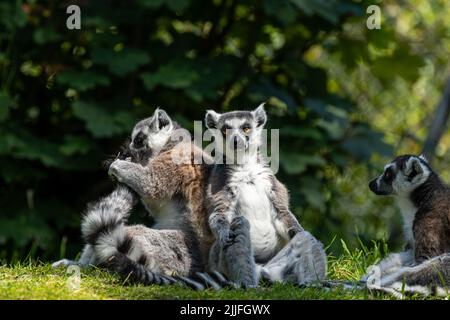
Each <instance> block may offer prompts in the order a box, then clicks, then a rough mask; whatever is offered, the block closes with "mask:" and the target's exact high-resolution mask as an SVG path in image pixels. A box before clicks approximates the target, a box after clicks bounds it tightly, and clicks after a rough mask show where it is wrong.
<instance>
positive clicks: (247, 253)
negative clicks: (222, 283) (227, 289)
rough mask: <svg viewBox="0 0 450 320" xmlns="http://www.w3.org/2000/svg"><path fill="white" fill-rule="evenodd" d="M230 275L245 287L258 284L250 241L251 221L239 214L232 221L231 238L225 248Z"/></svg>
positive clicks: (252, 286) (253, 286)
mask: <svg viewBox="0 0 450 320" xmlns="http://www.w3.org/2000/svg"><path fill="white" fill-rule="evenodd" d="M223 250H224V254H225V259H226V262H227V266H228V270H229V272H230V277H231V278H232V280H233V281H235V282H236V283H238V284H239V285H241V286H243V287H244V288H255V287H257V285H258V281H257V276H256V266H255V261H254V258H253V251H252V248H251V241H250V223H249V222H248V220H247V219H246V218H245V217H242V216H238V217H235V218H234V219H233V220H232V221H231V225H230V234H229V240H228V242H227V244H226V246H225V247H224V248H223Z"/></svg>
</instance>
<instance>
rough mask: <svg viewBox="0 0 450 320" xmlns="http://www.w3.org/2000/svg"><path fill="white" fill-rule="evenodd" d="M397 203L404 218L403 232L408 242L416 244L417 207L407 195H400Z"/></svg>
mask: <svg viewBox="0 0 450 320" xmlns="http://www.w3.org/2000/svg"><path fill="white" fill-rule="evenodd" d="M397 205H398V207H399V208H400V212H401V214H402V218H403V233H404V237H405V240H406V242H407V243H410V244H411V245H414V235H413V223H414V217H415V215H416V212H417V208H416V207H415V206H414V204H413V203H412V202H411V200H409V198H407V197H398V198H397Z"/></svg>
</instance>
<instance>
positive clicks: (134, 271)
mask: <svg viewBox="0 0 450 320" xmlns="http://www.w3.org/2000/svg"><path fill="white" fill-rule="evenodd" d="M138 200H139V198H138V196H137V195H136V194H135V193H134V192H133V191H132V190H130V189H129V188H128V187H127V186H124V185H118V186H117V187H116V189H115V190H114V191H113V192H112V193H111V194H110V195H108V196H106V197H104V198H102V199H100V200H99V201H97V202H96V203H94V204H92V205H90V206H89V207H88V209H87V211H86V213H85V215H84V217H83V219H82V223H81V232H82V236H83V238H84V239H85V241H86V242H87V244H88V245H89V246H91V248H92V249H93V251H94V254H95V261H96V263H97V264H99V265H100V266H102V267H105V268H106V269H107V270H109V271H113V272H116V273H118V274H119V275H120V276H121V277H122V278H123V279H124V280H125V282H127V283H133V284H139V283H140V284H145V285H149V284H159V285H169V284H175V283H178V284H181V285H183V286H187V287H190V288H193V289H195V290H204V289H206V288H214V289H221V288H223V287H227V286H230V285H231V282H230V281H229V280H228V279H227V278H226V277H225V276H223V275H222V274H220V273H218V272H212V273H202V272H197V273H195V274H194V275H192V276H190V277H183V276H168V275H163V274H160V273H157V272H153V271H151V270H149V269H148V268H146V266H145V261H140V260H145V255H144V254H143V253H140V254H139V255H137V252H138V251H139V250H138V249H137V248H136V247H135V246H134V245H133V238H132V237H131V236H130V235H127V232H126V229H125V223H126V221H127V219H128V217H129V215H130V212H131V210H132V208H133V206H134V205H135V204H136V203H137V201H138ZM131 253H133V255H136V256H139V257H140V258H139V259H137V260H139V261H134V260H132V259H131V258H130V254H131Z"/></svg>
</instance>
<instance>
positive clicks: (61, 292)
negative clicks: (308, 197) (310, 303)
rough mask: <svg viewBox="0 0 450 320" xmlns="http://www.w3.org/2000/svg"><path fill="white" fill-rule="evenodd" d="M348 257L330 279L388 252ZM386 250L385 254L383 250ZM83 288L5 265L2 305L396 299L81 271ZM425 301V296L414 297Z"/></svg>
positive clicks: (55, 274) (34, 268)
mask: <svg viewBox="0 0 450 320" xmlns="http://www.w3.org/2000/svg"><path fill="white" fill-rule="evenodd" d="M342 246H343V249H344V254H343V255H341V256H339V257H335V256H333V255H329V256H328V261H329V262H328V268H329V271H328V277H329V278H330V279H340V280H358V279H359V278H360V277H361V276H362V275H363V274H364V271H365V270H366V268H367V267H368V266H369V265H370V264H372V263H374V262H377V261H378V260H379V259H380V257H381V255H382V254H381V251H382V249H381V248H380V247H378V246H377V245H375V246H374V248H372V249H371V250H368V249H367V248H365V247H364V246H362V249H357V250H352V251H350V250H348V249H347V247H346V245H345V243H343V242H342ZM383 251H384V250H383ZM80 275H81V281H80V285H79V288H77V289H73V288H71V287H70V285H69V284H70V283H71V280H70V279H72V277H73V274H71V273H70V272H68V270H67V269H65V268H61V269H53V268H52V267H51V266H50V265H49V264H47V263H39V262H31V261H29V262H27V263H19V262H16V263H13V264H12V265H9V266H7V265H4V266H0V300H3V299H240V300H241V299H393V297H391V296H389V295H385V294H380V293H369V292H367V291H365V290H343V289H333V290H325V289H320V288H307V289H301V288H298V287H296V286H294V285H288V284H275V285H271V286H262V287H260V288H257V289H250V290H242V289H240V290H235V289H224V290H221V291H214V290H210V289H209V290H205V291H201V292H197V291H193V290H190V289H186V288H181V287H179V286H166V287H161V286H155V285H153V286H141V285H136V286H135V285H133V286H129V285H126V286H124V285H123V284H122V282H121V281H120V280H119V278H118V277H116V276H115V275H112V274H109V273H107V272H104V271H102V270H99V269H96V268H88V269H84V270H82V271H81V274H80ZM412 298H413V299H423V297H419V296H416V297H412Z"/></svg>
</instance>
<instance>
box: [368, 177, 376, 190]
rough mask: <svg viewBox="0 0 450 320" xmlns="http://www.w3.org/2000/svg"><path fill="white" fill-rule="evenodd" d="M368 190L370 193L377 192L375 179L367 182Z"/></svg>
mask: <svg viewBox="0 0 450 320" xmlns="http://www.w3.org/2000/svg"><path fill="white" fill-rule="evenodd" d="M369 189H370V190H371V191H372V192H377V178H375V179H373V180H372V181H370V182H369Z"/></svg>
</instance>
